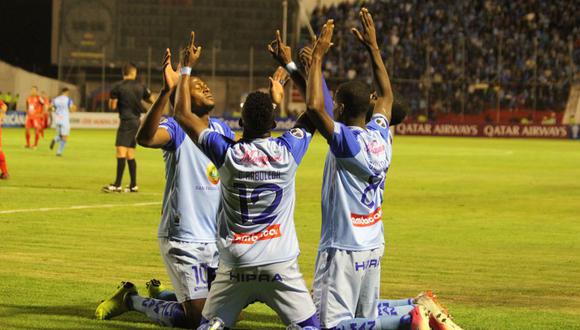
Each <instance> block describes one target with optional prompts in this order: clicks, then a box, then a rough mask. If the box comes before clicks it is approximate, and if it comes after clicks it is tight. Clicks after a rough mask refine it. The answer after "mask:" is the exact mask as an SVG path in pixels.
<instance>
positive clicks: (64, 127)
mask: <svg viewBox="0 0 580 330" xmlns="http://www.w3.org/2000/svg"><path fill="white" fill-rule="evenodd" d="M56 134H58V135H60V136H63V135H65V136H68V135H70V123H69V122H57V123H56Z"/></svg>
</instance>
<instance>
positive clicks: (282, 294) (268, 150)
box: [175, 33, 319, 329]
mask: <svg viewBox="0 0 580 330" xmlns="http://www.w3.org/2000/svg"><path fill="white" fill-rule="evenodd" d="M200 52H201V47H197V46H195V45H194V42H193V33H192V40H191V42H190V44H189V46H188V47H187V48H186V49H185V50H184V51H183V54H182V65H183V68H182V69H181V70H182V71H181V73H182V75H181V77H180V80H179V83H178V85H177V95H176V105H175V108H176V110H175V118H176V120H177V122H178V123H179V124H180V126H181V127H182V128H183V129H184V131H185V132H186V133H187V134H188V135H189V137H190V138H191V139H192V140H194V141H198V143H199V145H200V147H201V150H202V151H203V152H204V153H205V154H206V155H207V156H208V157H209V158H210V159H211V160H212V161H213V163H214V164H215V165H216V167H217V169H218V171H219V173H220V178H221V183H220V184H221V203H222V204H221V207H220V211H219V213H218V249H219V253H220V265H219V268H218V270H217V274H216V279H215V280H214V282H213V283H212V288H211V290H210V293H209V296H208V298H207V301H206V304H205V307H204V309H203V313H202V314H203V317H204V319H205V321H209V320H212V319H214V320H215V319H217V318H219V319H221V320H223V323H224V324H225V326H227V327H232V326H233V325H234V324H235V322H236V319H237V317H238V314H239V313H240V311H241V310H242V309H243V308H244V307H245V306H247V305H248V304H250V303H253V302H255V301H260V302H263V303H265V304H266V305H268V306H269V307H270V308H272V309H274V310H275V311H276V313H277V314H278V315H279V316H280V318H281V319H282V321H283V322H284V323H285V324H287V325H289V324H295V325H298V326H300V327H302V328H307V327H310V328H312V329H318V328H319V322H318V319H317V317H316V308H315V307H314V303H313V301H312V298H311V297H310V293H309V291H308V288H307V287H306V283H305V282H304V279H303V277H302V274H301V273H300V270H299V267H298V262H297V257H298V255H299V252H300V251H299V248H298V240H297V237H296V230H295V226H294V204H295V200H296V197H295V190H294V189H295V188H294V183H295V173H296V170H297V168H298V165H299V164H300V161H301V160H302V157H303V156H304V154H305V152H306V150H307V148H308V145H309V144H310V140H311V137H312V131H313V129H312V127H309V124H308V122H307V121H305V120H304V119H305V118H304V117H302V119H299V120H298V122H297V124H296V127H295V128H293V129H291V130H289V131H287V132H286V133H284V134H283V135H282V136H281V137H279V138H272V137H271V130H272V128H273V127H274V126H275V124H274V108H273V106H272V98H271V97H270V96H268V95H267V94H264V93H261V92H253V93H250V94H249V95H248V97H247V98H246V100H245V102H244V105H243V110H242V119H241V124H242V126H243V129H244V133H243V134H244V135H243V138H242V139H241V140H240V141H238V142H234V141H233V140H231V139H229V138H227V137H224V136H223V135H221V134H218V133H216V132H213V131H212V130H209V129H207V126H205V125H203V123H202V122H201V121H200V118H199V117H198V116H197V115H196V114H195V113H192V112H191V111H189V108H190V106H189V102H190V99H189V97H188V90H189V88H190V86H189V84H190V82H189V74H190V72H191V67H192V66H193V65H194V64H195V63H196V62H197V60H198V58H199V55H200ZM271 83H272V89H274V90H276V91H277V92H276V93H279V92H280V91H281V90H282V86H281V85H280V83H279V82H276V81H274V80H271ZM272 94H273V95H274V93H272ZM278 95H279V94H278Z"/></svg>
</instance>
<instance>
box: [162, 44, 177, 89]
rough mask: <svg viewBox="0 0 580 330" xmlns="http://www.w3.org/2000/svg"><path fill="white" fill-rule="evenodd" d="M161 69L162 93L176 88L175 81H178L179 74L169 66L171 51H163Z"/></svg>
mask: <svg viewBox="0 0 580 330" xmlns="http://www.w3.org/2000/svg"><path fill="white" fill-rule="evenodd" d="M161 68H162V71H163V88H162V91H164V92H168V91H171V90H173V89H174V88H175V86H177V81H178V80H179V73H178V72H177V71H176V70H173V66H172V65H171V50H169V48H167V49H165V55H164V56H163V62H162V63H161ZM178 69H179V67H178Z"/></svg>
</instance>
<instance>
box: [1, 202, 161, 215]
mask: <svg viewBox="0 0 580 330" xmlns="http://www.w3.org/2000/svg"><path fill="white" fill-rule="evenodd" d="M159 204H161V202H144V203H125V204H98V205H73V206H66V207H40V208H36V209H16V210H1V211H0V214H13V213H26V212H51V211H66V210H85V209H106V208H113V207H129V206H151V205H159Z"/></svg>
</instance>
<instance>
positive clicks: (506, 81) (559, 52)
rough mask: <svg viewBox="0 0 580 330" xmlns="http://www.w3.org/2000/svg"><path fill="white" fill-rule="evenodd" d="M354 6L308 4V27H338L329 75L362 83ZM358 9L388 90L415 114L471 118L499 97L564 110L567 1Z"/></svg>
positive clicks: (569, 45)
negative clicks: (368, 22) (375, 44)
mask: <svg viewBox="0 0 580 330" xmlns="http://www.w3.org/2000/svg"><path fill="white" fill-rule="evenodd" d="M360 3H361V2H359V1H356V2H344V3H340V4H338V5H336V6H334V5H333V6H330V7H323V8H316V9H315V10H314V12H313V14H312V16H311V24H312V26H313V28H314V30H319V29H320V27H321V26H322V24H324V22H325V21H326V19H329V18H332V19H335V20H336V21H337V22H342V24H338V25H337V29H336V31H335V41H334V44H335V46H334V48H333V49H331V51H330V52H329V55H328V56H327V59H326V61H325V63H324V70H325V75H326V76H327V77H329V78H331V79H332V78H338V79H342V80H344V79H353V78H356V77H370V75H369V65H370V63H369V62H368V61H367V60H366V59H365V52H364V51H363V49H362V48H361V47H360V46H359V45H357V44H356V43H352V42H350V40H351V38H352V35H351V32H350V29H351V28H352V27H354V26H355V25H356V23H357V12H358V8H359V7H360ZM365 6H366V7H368V8H369V10H370V11H372V12H374V13H375V16H374V19H375V24H376V26H377V30H378V31H380V33H379V34H378V35H379V38H382V40H380V42H379V44H380V45H382V49H381V51H382V52H383V57H384V58H385V59H386V62H387V65H388V67H389V70H390V72H391V74H392V76H393V80H394V83H395V85H396V88H397V89H398V90H399V91H400V93H401V94H402V95H403V96H405V97H406V98H407V99H408V101H409V102H410V105H411V108H412V110H413V112H414V113H415V114H418V113H426V112H427V110H429V112H430V113H431V114H432V115H436V114H437V113H441V112H443V113H445V112H454V113H460V112H462V109H464V111H465V113H472V114H473V113H479V112H481V111H482V110H484V109H488V108H495V107H496V106H497V101H498V98H497V97H498V96H499V101H500V106H501V108H507V109H529V108H535V109H540V110H543V109H549V110H555V111H561V110H563V109H564V106H565V103H566V100H567V97H568V90H569V85H570V83H571V82H572V80H573V79H574V77H575V75H576V74H577V73H578V69H577V66H575V65H574V64H576V65H577V64H579V63H580V26H579V25H578V24H577V22H578V21H577V18H576V13H577V10H576V9H577V7H576V6H577V5H576V4H575V2H574V1H569V0H553V1H548V0H537V1H527V0H486V1H481V0H479V1H460V2H445V1H435V0H422V1H419V0H382V1H379V0H375V1H369V2H365ZM498 83H499V84H498ZM498 86H499V87H498ZM534 86H537V87H536V88H534ZM534 95H535V97H534ZM464 97H465V99H464V101H462V99H463V98H464Z"/></svg>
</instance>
